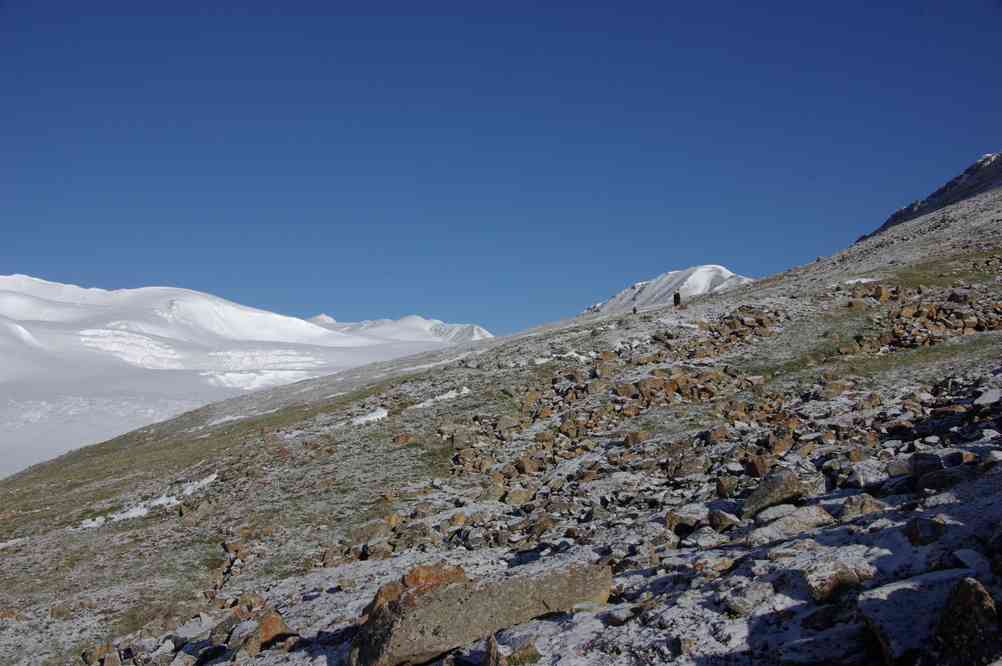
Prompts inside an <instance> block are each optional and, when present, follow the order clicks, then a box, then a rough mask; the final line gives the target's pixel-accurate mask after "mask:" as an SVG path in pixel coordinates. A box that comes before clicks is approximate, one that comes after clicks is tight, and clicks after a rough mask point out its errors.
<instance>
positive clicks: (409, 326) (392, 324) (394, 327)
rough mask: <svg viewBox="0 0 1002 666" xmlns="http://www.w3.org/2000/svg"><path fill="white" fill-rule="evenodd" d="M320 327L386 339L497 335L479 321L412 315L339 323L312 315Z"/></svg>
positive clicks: (451, 340)
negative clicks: (451, 320) (457, 321)
mask: <svg viewBox="0 0 1002 666" xmlns="http://www.w3.org/2000/svg"><path fill="white" fill-rule="evenodd" d="M310 321H311V322H313V323H314V324H316V325H318V326H323V327H324V328H326V329H329V330H332V331H338V332H341V333H346V334H354V335H357V334H363V335H368V336H372V337H374V338H378V339H381V340H386V341H397V342H419V341H420V342H424V341H429V342H443V343H459V342H476V341H477V340H486V339H487V338H493V337H494V335H493V334H492V333H491V332H490V331H488V330H487V329H485V328H483V327H481V326H477V325H476V324H447V323H445V322H444V321H441V320H438V319H427V318H425V317H422V316H421V315H416V314H411V315H406V316H404V317H401V318H400V319H367V320H365V321H358V322H339V321H335V320H334V318H333V317H329V316H327V315H325V314H320V315H317V316H315V317H312V318H310Z"/></svg>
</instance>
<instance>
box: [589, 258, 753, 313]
mask: <svg viewBox="0 0 1002 666" xmlns="http://www.w3.org/2000/svg"><path fill="white" fill-rule="evenodd" d="M750 282H753V280H752V279H751V278H747V277H743V276H741V275H736V274H735V273H733V272H731V271H730V270H728V269H727V268H725V267H723V266H717V265H716V264H707V265H705V266H693V267H692V268H687V269H685V270H682V271H670V272H668V273H663V274H662V275H659V276H657V277H656V278H654V279H653V280H646V281H644V282H637V283H635V284H633V285H630V286H629V287H627V288H626V289H624V290H623V291H621V292H619V293H618V294H616V295H615V296H613V297H612V298H610V299H609V300H607V301H604V302H602V303H596V304H595V305H593V306H591V307H590V308H588V310H587V312H598V313H603V314H605V313H611V312H622V311H625V310H631V309H633V308H634V307H636V308H637V309H644V308H652V307H657V306H660V305H670V304H671V303H672V302H673V301H674V298H675V294H676V292H677V293H680V294H681V295H682V299H683V300H685V299H690V298H694V297H696V296H703V295H705V294H716V293H720V292H722V291H727V290H728V289H734V288H735V287H740V286H741V285H745V284H748V283H750Z"/></svg>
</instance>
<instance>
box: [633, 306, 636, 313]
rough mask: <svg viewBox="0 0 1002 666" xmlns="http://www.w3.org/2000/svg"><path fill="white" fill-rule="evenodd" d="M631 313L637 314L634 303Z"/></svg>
mask: <svg viewBox="0 0 1002 666" xmlns="http://www.w3.org/2000/svg"><path fill="white" fill-rule="evenodd" d="M633 314H637V306H636V305H634V306H633Z"/></svg>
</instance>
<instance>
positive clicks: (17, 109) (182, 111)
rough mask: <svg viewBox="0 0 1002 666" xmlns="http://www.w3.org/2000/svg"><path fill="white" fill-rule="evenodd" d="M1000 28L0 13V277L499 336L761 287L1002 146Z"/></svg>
mask: <svg viewBox="0 0 1002 666" xmlns="http://www.w3.org/2000/svg"><path fill="white" fill-rule="evenodd" d="M200 4H211V5H216V6H217V8H216V9H212V10H200V9H199V8H198V5H200ZM154 5H156V6H158V7H161V8H162V10H161V11H157V12H153V11H151V10H150V8H152V7H154ZM358 8H364V9H365V12H364V13H357V12H356V10H357V9H358ZM147 12H149V13H147ZM1000 34H1002V3H1000V2H999V1H998V0H957V1H956V2H942V0H926V1H917V0H907V1H905V0H899V1H898V2H879V3H878V2H862V1H854V0H847V1H846V2H827V3H820V2H803V0H799V1H796V2H768V3H750V2H747V1H746V0H741V1H733V2H725V1H717V2H701V3H700V2H686V3H681V2H664V1H659V2H643V1H637V2H628V3H612V2H603V3H594V4H592V3H574V4H566V5H564V4H560V3H540V2H519V1H517V0H515V1H512V2H498V3H477V2H473V3H471V2H426V3H415V2H399V3H395V2H378V1H374V2H367V3H354V2H353V3H349V2H301V1H297V2H256V3H241V4H237V3H230V2H226V1H225V0H221V1H220V2H213V3H195V2H186V1H184V0H181V1H179V2H171V3H149V2H135V1H134V0H130V1H129V2H102V1H101V0H95V1H93V2H79V1H77V0H74V1H72V2H66V1H62V0H48V1H45V2H41V1H28V0H0V231H2V234H0V273H13V272H19V273H27V274H31V275H36V276H39V277H44V278H48V279H52V280H57V281H65V282H73V283H78V284H83V285H86V286H100V287H105V288H118V287H135V286H143V285H153V284H166V285H176V286H183V287H188V288H192V289H197V290H202V291H208V292H212V293H215V294H218V295H221V296H224V297H226V298H230V299H233V300H236V301H239V302H241V303H246V304H249V305H255V306H258V307H262V308H267V309H271V310H276V311H280V312H284V313H288V314H293V315H301V316H306V315H311V314H314V313H316V312H319V311H327V312H329V313H331V314H332V315H334V316H335V317H337V318H338V319H343V320H350V319H360V318H371V317H377V316H400V315H403V314H407V313H412V312H418V313H421V314H425V315H429V316H435V317H438V318H441V319H446V320H450V321H459V322H477V323H481V324H483V325H485V326H488V327H489V328H491V329H494V330H495V331H497V332H502V333H505V332H511V331H514V330H518V329H520V328H523V327H525V326H527V325H531V324H534V323H539V322H543V321H548V320H553V319H557V318H561V317H563V316H567V315H570V314H573V313H576V312H578V311H579V310H581V309H582V308H583V307H585V306H587V305H589V304H590V303H592V302H593V301H596V300H599V299H602V298H605V297H607V296H609V295H611V294H612V293H613V292H615V291H617V290H619V289H620V288H622V287H624V286H626V284H628V283H630V282H632V281H634V280H638V279H642V278H646V277H651V276H653V275H656V274H658V273H661V272H664V271H666V270H669V269H673V268H683V267H686V266H690V265H693V264H701V263H721V264H725V265H727V266H729V267H731V268H732V269H733V270H735V271H738V272H740V273H743V274H746V275H753V276H761V275H765V274H768V273H771V272H775V271H778V270H781V269H784V268H787V267H789V266H791V265H793V264H798V263H804V262H806V261H810V260H812V259H814V258H815V257H816V256H817V255H822V254H829V253H831V252H834V251H836V250H838V249H840V248H842V247H844V246H845V245H847V244H849V243H851V242H852V241H853V240H854V239H855V238H856V237H858V236H859V235H860V234H862V233H864V232H867V231H870V230H872V229H874V228H875V227H877V226H878V225H879V224H880V223H881V222H882V221H883V220H884V218H885V217H886V216H887V215H888V214H889V213H890V212H891V211H892V210H893V209H894V208H895V207H897V206H900V205H903V204H905V203H907V202H909V201H910V200H912V199H914V198H917V197H918V196H920V195H924V194H925V193H927V192H928V191H930V190H932V189H933V188H935V187H936V186H938V185H940V184H941V183H942V182H944V181H945V180H946V179H948V178H949V177H951V176H953V175H955V174H956V173H957V172H958V171H959V170H960V169H962V168H964V167H966V166H967V165H968V164H969V163H971V162H973V161H974V160H975V159H977V158H978V157H979V156H980V155H981V154H983V153H985V152H989V151H997V150H1002V135H1000V131H999V130H1000V127H1002V126H1000V124H999V109H1002V69H1000V60H999V57H1000V56H999V50H998V45H999V40H1000Z"/></svg>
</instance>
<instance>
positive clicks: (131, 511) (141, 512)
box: [77, 473, 219, 530]
mask: <svg viewBox="0 0 1002 666" xmlns="http://www.w3.org/2000/svg"><path fill="white" fill-rule="evenodd" d="M218 478H219V474H218V473H213V474H210V475H209V476H207V477H205V478H204V479H201V480H199V481H189V482H188V483H185V484H184V485H183V486H181V496H182V497H190V496H191V495H194V494H195V493H197V492H198V491H200V490H204V489H205V488H207V487H208V486H209V485H211V484H212V483H214V482H215V481H216V480H217V479H218ZM180 503H181V500H179V499H178V498H177V496H176V495H167V494H166V493H165V494H163V495H160V496H159V497H156V498H154V499H151V500H148V501H146V502H140V503H139V504H136V505H135V506H132V507H129V508H128V509H124V510H122V511H116V512H115V513H110V514H108V515H107V516H97V517H96V518H88V519H87V520H85V521H83V522H81V523H80V526H79V527H78V528H77V529H81V530H87V529H94V528H96V527H101V526H103V525H106V524H108V523H117V522H120V521H123V520H131V519H133V518H143V517H145V516H146V515H147V514H149V512H150V511H152V510H153V509H158V508H161V507H172V506H177V505H178V504H180Z"/></svg>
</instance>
